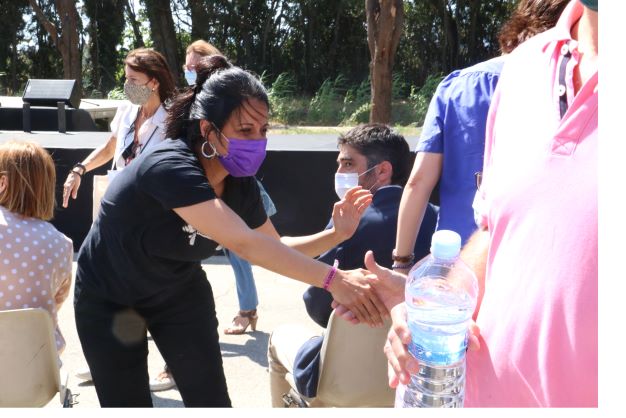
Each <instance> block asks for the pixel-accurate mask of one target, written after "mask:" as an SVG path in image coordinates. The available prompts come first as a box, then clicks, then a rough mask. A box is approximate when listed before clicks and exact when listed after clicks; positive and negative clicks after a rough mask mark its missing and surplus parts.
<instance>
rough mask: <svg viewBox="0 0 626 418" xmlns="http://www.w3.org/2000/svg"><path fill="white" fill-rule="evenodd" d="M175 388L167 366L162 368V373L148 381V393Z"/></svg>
mask: <svg viewBox="0 0 626 418" xmlns="http://www.w3.org/2000/svg"><path fill="white" fill-rule="evenodd" d="M175 386H176V382H175V381H174V376H172V373H171V372H170V370H169V368H168V367H167V364H166V365H165V367H164V368H163V371H162V372H161V373H159V374H158V375H157V377H155V378H154V379H150V392H160V391H162V390H169V389H172V388H173V387H175Z"/></svg>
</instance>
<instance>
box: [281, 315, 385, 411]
mask: <svg viewBox="0 0 626 418" xmlns="http://www.w3.org/2000/svg"><path fill="white" fill-rule="evenodd" d="M390 326H391V321H389V320H387V321H386V322H385V324H384V326H383V327H382V328H370V327H369V326H368V325H363V324H359V325H352V324H350V323H349V322H347V321H345V320H344V319H342V318H340V317H335V312H334V311H333V313H332V314H331V315H330V319H329V321H328V327H327V328H326V332H325V336H324V342H323V344H322V351H321V362H320V375H319V382H318V385H317V397H315V398H306V397H304V396H302V395H301V394H299V393H298V391H297V389H296V385H295V383H294V379H293V375H292V374H291V373H288V374H287V376H286V379H287V381H288V382H289V384H290V385H291V388H292V389H291V390H290V392H289V393H288V394H285V395H284V396H283V399H284V401H285V405H286V406H299V407H346V408H358V407H368V408H376V407H378V408H382V407H393V404H394V398H395V392H394V391H393V390H392V389H391V388H389V385H388V378H387V357H386V356H385V353H384V352H383V347H384V344H385V341H386V339H387V333H388V330H389V327H390Z"/></svg>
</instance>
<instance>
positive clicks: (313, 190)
mask: <svg viewBox="0 0 626 418" xmlns="http://www.w3.org/2000/svg"><path fill="white" fill-rule="evenodd" d="M110 134H111V133H110V132H68V133H66V134H61V133H55V132H49V131H47V132H32V133H24V132H21V131H0V143H1V142H4V141H7V140H9V139H17V140H30V141H35V142H37V143H39V144H41V145H42V146H43V147H44V148H46V149H47V150H48V151H49V152H50V153H51V154H52V157H53V159H54V161H55V164H56V168H57V190H56V197H57V202H59V203H58V208H57V210H56V213H55V217H54V219H53V221H52V223H53V224H54V225H55V226H56V227H57V228H58V229H59V230H60V231H61V232H63V233H64V234H66V235H67V236H69V237H70V238H71V239H72V240H73V241H74V246H75V249H76V250H78V248H79V247H80V244H81V243H82V241H83V239H84V238H85V236H86V234H87V232H88V231H89V227H90V225H91V208H92V183H93V180H92V177H93V175H94V174H105V173H106V171H107V168H108V167H110V163H108V164H106V165H104V166H102V167H100V168H99V169H97V170H94V171H92V172H90V173H88V174H87V175H86V176H85V177H84V179H83V184H82V185H81V188H80V190H79V193H78V198H77V199H76V200H75V201H70V205H69V207H68V208H67V209H63V208H62V207H61V206H60V202H61V199H62V189H63V187H62V186H63V182H64V181H65V178H66V176H67V172H68V171H69V170H70V168H71V167H72V166H73V165H74V164H75V163H76V162H78V161H81V160H82V159H84V158H85V157H86V156H87V155H88V154H89V153H90V152H91V151H92V150H93V149H94V148H95V147H97V146H98V145H100V144H102V143H104V142H105V141H106V139H107V138H108V137H109V135H110ZM337 136H338V134H337V135H333V134H324V135H280V134H272V133H270V135H269V136H268V152H267V157H266V159H265V161H264V163H263V165H262V166H261V169H260V170H259V173H258V175H257V177H258V178H259V180H261V181H262V182H263V185H264V186H265V188H266V189H267V191H268V193H269V194H270V196H271V197H272V199H273V201H274V203H275V204H276V208H277V209H278V213H277V214H276V215H274V216H273V217H272V222H273V223H274V225H275V226H276V229H277V230H278V232H279V233H280V234H281V235H304V234H310V233H314V232H317V231H319V230H321V229H322V228H324V227H325V226H326V224H327V223H328V220H329V218H330V214H331V211H332V205H333V203H334V202H335V201H336V200H337V196H336V195H335V191H334V173H335V170H336V167H337V164H336V158H337V145H336V140H337ZM407 140H408V142H409V145H410V147H411V149H413V148H414V147H415V143H416V142H417V138H415V137H412V138H411V137H410V138H407Z"/></svg>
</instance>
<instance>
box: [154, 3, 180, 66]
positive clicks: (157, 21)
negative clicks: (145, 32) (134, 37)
mask: <svg viewBox="0 0 626 418" xmlns="http://www.w3.org/2000/svg"><path fill="white" fill-rule="evenodd" d="M145 5H146V11H147V13H148V19H149V20H150V30H151V32H152V40H153V41H154V49H155V50H157V51H159V52H160V53H161V54H163V56H164V57H165V60H166V61H167V64H168V65H169V67H170V71H171V72H172V74H174V76H175V77H176V78H181V76H182V70H181V66H180V65H179V64H180V59H179V58H178V46H177V40H176V30H175V29H174V19H173V17H172V8H171V7H170V2H169V0H145Z"/></svg>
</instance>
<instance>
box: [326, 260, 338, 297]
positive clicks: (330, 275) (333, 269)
mask: <svg viewBox="0 0 626 418" xmlns="http://www.w3.org/2000/svg"><path fill="white" fill-rule="evenodd" d="M338 265H339V261H338V260H335V262H334V263H333V266H332V267H331V268H330V270H329V271H328V274H327V275H326V277H325V278H324V290H328V288H329V287H330V284H331V283H332V281H333V279H334V278H335V275H336V274H337V266H338Z"/></svg>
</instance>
